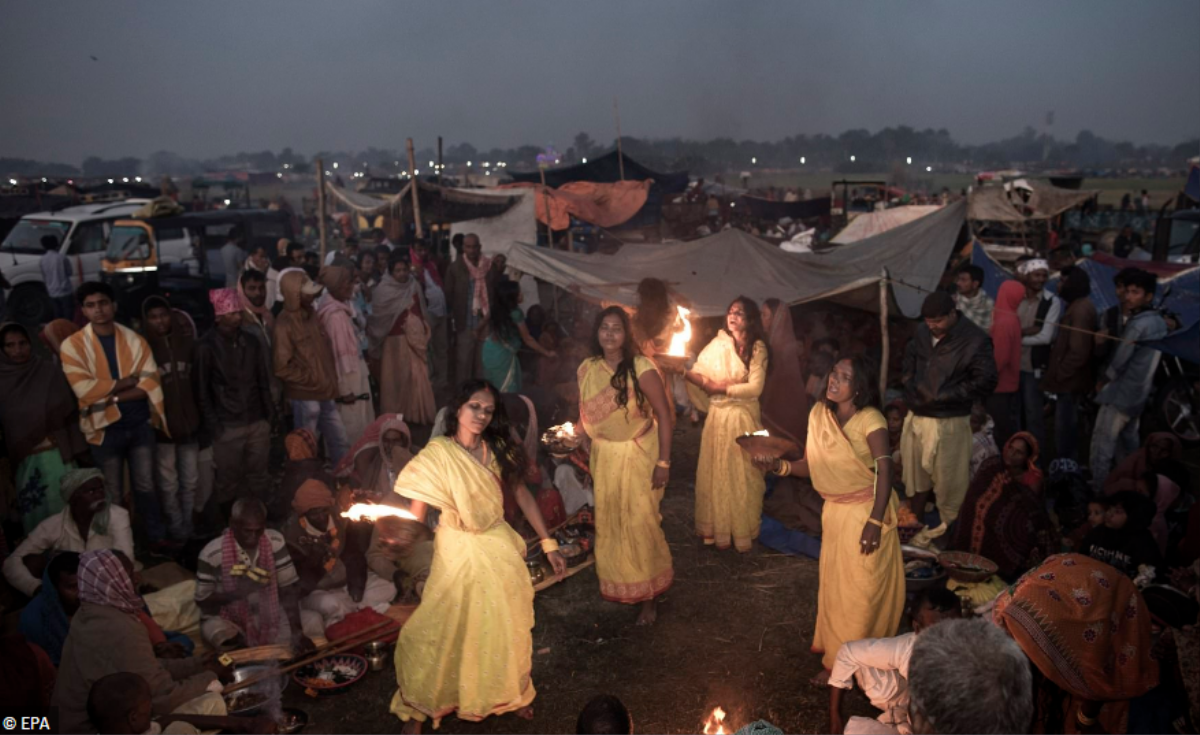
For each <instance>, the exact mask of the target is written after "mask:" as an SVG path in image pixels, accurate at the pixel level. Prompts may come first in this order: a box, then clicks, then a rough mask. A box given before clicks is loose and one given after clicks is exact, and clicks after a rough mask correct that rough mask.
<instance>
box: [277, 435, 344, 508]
mask: <svg viewBox="0 0 1200 735" xmlns="http://www.w3.org/2000/svg"><path fill="white" fill-rule="evenodd" d="M283 448H284V452H285V453H286V454H287V458H286V459H285V460H284V461H283V477H282V479H280V481H279V490H278V491H277V492H276V494H275V497H274V498H272V499H271V505H269V506H268V507H267V520H269V521H272V522H275V521H278V522H282V521H285V520H287V518H288V515H289V514H291V512H292V498H294V497H296V491H297V490H299V489H300V486H301V485H303V484H304V483H306V482H308V481H309V480H320V481H321V482H323V483H325V486H326V487H335V486H336V485H335V483H334V480H333V475H331V474H329V470H327V469H325V461H324V460H323V459H321V458H320V457H319V456H317V455H318V449H319V447H318V446H317V437H315V436H314V435H313V433H312V432H311V431H309V430H308V429H296V430H295V431H291V432H288V435H287V436H285V437H284V438H283ZM272 525H275V524H274V523H272Z"/></svg>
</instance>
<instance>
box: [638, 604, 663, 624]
mask: <svg viewBox="0 0 1200 735" xmlns="http://www.w3.org/2000/svg"><path fill="white" fill-rule="evenodd" d="M655 620H658V601H657V600H646V601H645V602H643V603H642V611H641V612H640V613H639V614H638V618H637V625H654V621H655Z"/></svg>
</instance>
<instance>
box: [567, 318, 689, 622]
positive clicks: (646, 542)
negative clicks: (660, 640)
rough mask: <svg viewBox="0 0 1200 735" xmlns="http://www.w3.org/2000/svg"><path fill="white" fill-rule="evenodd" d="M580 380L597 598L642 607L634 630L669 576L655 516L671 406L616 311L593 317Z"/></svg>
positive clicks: (653, 612) (666, 468)
mask: <svg viewBox="0 0 1200 735" xmlns="http://www.w3.org/2000/svg"><path fill="white" fill-rule="evenodd" d="M578 377H579V399H580V400H579V414H580V423H581V424H582V425H583V430H584V431H585V432H586V433H587V435H588V436H589V437H590V438H591V440H592V451H591V470H592V478H593V480H594V483H595V489H596V575H597V576H598V577H600V595H601V596H602V597H603V598H604V599H606V600H609V601H611V602H623V603H626V604H630V605H636V604H640V605H641V606H642V609H641V613H640V614H639V615H638V619H637V624H638V625H650V624H652V623H653V622H654V620H655V618H656V617H657V614H658V613H657V609H656V605H655V599H656V598H657V597H658V596H659V595H661V594H662V593H663V592H665V591H666V589H667V588H668V587H670V586H671V581H672V580H673V579H674V576H675V572H674V568H673V567H672V565H671V549H670V547H668V546H667V538H666V536H664V535H663V531H662V521H661V517H660V516H659V512H658V508H659V504H660V503H661V502H662V498H663V491H664V490H665V489H666V486H667V480H668V479H669V478H670V470H671V461H670V460H671V404H670V401H669V399H668V398H667V392H666V389H665V388H664V387H663V381H662V378H661V377H660V376H659V373H658V371H657V370H656V369H655V367H654V363H652V362H651V361H650V360H648V359H646V358H645V357H642V356H641V355H637V354H636V353H635V351H634V345H633V336H632V334H631V329H630V322H629V316H628V315H627V314H626V313H625V311H624V310H623V309H622V308H621V307H619V306H612V307H609V308H607V309H605V310H604V311H602V312H600V315H599V316H598V317H597V318H596V324H595V326H594V328H593V330H592V357H590V358H588V359H587V360H584V361H583V363H582V364H581V365H580V366H579V374H578Z"/></svg>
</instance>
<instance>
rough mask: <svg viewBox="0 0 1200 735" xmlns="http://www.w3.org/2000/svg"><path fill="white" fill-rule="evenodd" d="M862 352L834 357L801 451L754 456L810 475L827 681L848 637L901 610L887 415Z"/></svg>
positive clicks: (888, 630) (873, 629)
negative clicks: (819, 502) (878, 404)
mask: <svg viewBox="0 0 1200 735" xmlns="http://www.w3.org/2000/svg"><path fill="white" fill-rule="evenodd" d="M873 373H874V370H873V369H872V368H871V365H870V363H868V362H867V361H866V359H864V358H862V357H854V358H849V359H845V360H842V361H840V362H838V363H837V364H836V365H834V367H833V370H832V371H831V372H830V373H829V378H828V383H827V384H826V390H825V400H824V401H822V402H820V403H818V404H817V405H815V406H813V409H812V411H811V412H810V413H809V414H808V441H807V444H806V447H805V452H804V459H801V460H799V461H796V462H788V461H786V460H782V459H771V458H761V457H756V458H755V463H756V464H758V465H759V466H760V467H762V468H763V469H770V470H771V471H773V472H775V474H777V475H781V476H787V475H799V476H802V477H811V478H812V483H813V487H815V488H816V490H817V492H818V493H820V494H821V497H823V498H824V499H825V506H824V509H823V510H822V512H821V563H820V587H819V589H818V591H817V629H816V632H815V633H814V634H813V645H812V648H813V651H814V652H816V653H820V654H822V658H821V661H822V663H823V664H824V666H825V671H824V672H823V673H822V674H821V675H819V676H818V677H817V679H816V680H814V681H815V682H816V683H819V684H822V685H823V684H825V683H826V681H827V680H828V677H829V672H830V671H831V670H832V669H833V663H834V660H835V659H836V658H837V653H838V649H839V648H841V647H842V643H844V642H846V641H856V640H861V639H863V638H888V637H891V636H894V635H896V630H897V628H899V626H900V616H901V615H902V614H903V612H904V561H903V558H902V557H901V555H900V537H899V535H898V534H897V532H896V508H897V505H896V499H895V496H894V495H893V493H892V491H891V487H892V457H891V451H890V448H889V442H888V427H887V419H885V418H884V417H883V414H882V413H880V412H879V409H877V408H875V405H874V404H875V384H876V381H875V378H874V377H873Z"/></svg>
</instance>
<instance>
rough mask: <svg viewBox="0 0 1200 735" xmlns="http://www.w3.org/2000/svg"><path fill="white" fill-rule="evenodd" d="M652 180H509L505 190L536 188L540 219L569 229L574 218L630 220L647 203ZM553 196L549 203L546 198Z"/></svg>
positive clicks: (612, 222) (611, 222) (608, 222)
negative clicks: (553, 185) (556, 185)
mask: <svg viewBox="0 0 1200 735" xmlns="http://www.w3.org/2000/svg"><path fill="white" fill-rule="evenodd" d="M651 184H652V182H650V181H616V182H613V183H611V184H597V183H594V182H591V181H572V182H570V183H567V184H563V185H562V186H560V187H559V188H557V189H553V188H550V187H549V186H542V185H541V184H527V183H520V184H505V185H503V186H501V187H500V189H501V190H502V191H504V190H510V189H513V188H528V189H533V191H534V193H535V197H536V200H537V201H536V206H535V207H534V214H535V215H536V216H537V219H538V221H539V222H541V223H542V224H543V225H545V224H547V222H546V217H547V215H549V217H550V222H549V223H548V224H549V225H550V228H551V229H554V230H565V229H567V228H568V227H570V226H571V218H572V217H574V218H575V219H578V220H583V221H584V222H587V223H589V224H593V225H597V226H599V227H608V228H611V227H619V226H620V225H623V224H625V223H626V222H628V221H629V220H630V219H631V218H632V217H633V216H634V215H636V214H637V213H638V212H639V211H640V210H641V209H642V207H644V206H645V205H646V198H647V196H649V193H650V186H651ZM547 198H549V200H550V201H549V203H547V201H546V199H547Z"/></svg>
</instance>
